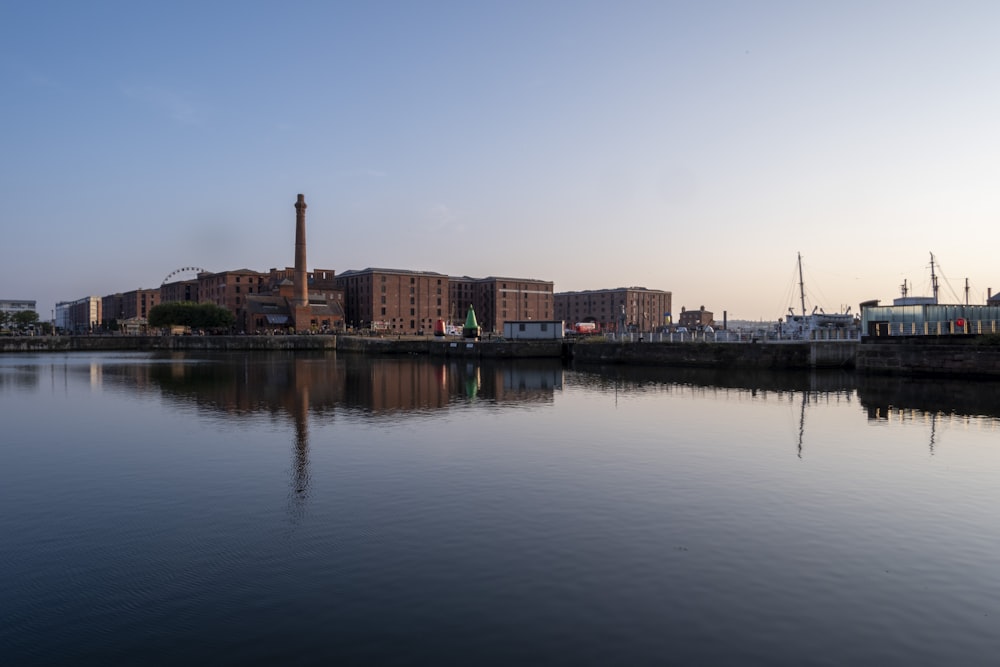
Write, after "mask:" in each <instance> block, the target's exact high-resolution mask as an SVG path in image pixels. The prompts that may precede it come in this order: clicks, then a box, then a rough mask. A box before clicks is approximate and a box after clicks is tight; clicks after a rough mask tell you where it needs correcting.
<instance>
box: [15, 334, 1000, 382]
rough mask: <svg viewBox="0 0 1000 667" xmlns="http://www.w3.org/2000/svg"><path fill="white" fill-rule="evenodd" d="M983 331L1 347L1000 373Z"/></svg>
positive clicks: (100, 340)
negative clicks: (745, 338) (779, 337)
mask: <svg viewBox="0 0 1000 667" xmlns="http://www.w3.org/2000/svg"><path fill="white" fill-rule="evenodd" d="M989 342H992V340H990V339H986V338H983V337H976V336H967V337H956V336H949V337H933V336H931V337H928V336H921V337H919V338H904V337H892V338H878V337H876V338H864V339H862V340H861V341H854V340H850V341H843V340H841V341H780V342H774V341H749V342H739V343H731V342H727V343H715V342H710V341H696V342H691V341H687V342H673V341H665V342H664V341H648V340H647V341H640V340H631V341H629V340H621V341H614V342H607V341H594V340H582V341H576V340H544V341H524V340H521V341H510V340H496V339H493V340H472V339H459V338H446V339H441V338H436V337H433V336H394V337H388V336H387V337H374V336H345V335H290V336H245V335H240V336H22V337H5V338H2V339H0V353H25V352H28V353H46V352H102V351H135V352H143V351H150V352H155V351H162V352H186V351H212V352H239V351H255V352H261V351H264V352H266V351H275V352H277V351H303V352H341V353H347V354H365V355H419V356H429V357H440V358H465V359H530V358H560V359H565V360H571V361H573V362H574V363H578V364H601V365H616V364H621V365H638V366H665V367H670V366H673V367H681V368H713V369H773V370H811V369H824V368H841V369H850V370H856V371H859V372H862V373H870V374H888V375H923V376H958V377H979V378H1000V345H991V344H985V343H989Z"/></svg>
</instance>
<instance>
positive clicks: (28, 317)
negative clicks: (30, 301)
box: [13, 310, 38, 331]
mask: <svg viewBox="0 0 1000 667" xmlns="http://www.w3.org/2000/svg"><path fill="white" fill-rule="evenodd" d="M13 321H14V325H15V326H16V327H17V328H18V329H21V330H22V331H23V330H24V329H28V328H29V327H33V326H34V325H35V323H36V322H38V313H36V312H35V311H33V310H19V311H18V312H16V313H14V318H13Z"/></svg>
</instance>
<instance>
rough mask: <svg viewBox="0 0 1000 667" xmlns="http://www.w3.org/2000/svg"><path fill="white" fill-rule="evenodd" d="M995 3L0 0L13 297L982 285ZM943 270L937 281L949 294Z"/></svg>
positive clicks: (850, 297) (947, 296) (3, 188)
mask: <svg viewBox="0 0 1000 667" xmlns="http://www.w3.org/2000/svg"><path fill="white" fill-rule="evenodd" d="M998 34H1000V3H997V2H919V1H912V0H911V1H905V2H878V1H866V2H823V3H820V2H752V1H750V2H745V1H738V2H712V1H706V2H668V1H666V0H661V1H658V2H629V1H624V2H623V1H618V2H610V1H608V2H584V1H578V2H555V1H547V0H533V1H530V2H520V1H511V0H503V1H500V2H489V1H485V0H484V1H474V2H469V1H460V2H431V1H428V2H410V1H407V2H387V1H386V2H383V1H378V0H375V1H372V2H280V3H279V2H247V1H240V2H222V1H218V2H180V1H173V0H172V1H170V2H136V1H134V0H128V1H122V2H103V1H100V0H94V1H93V2H76V1H72V2H47V1H45V0H38V1H34V2H27V1H15V0H8V1H6V2H3V3H2V4H0V83H2V90H3V98H2V101H3V103H2V104H0V121H2V127H3V131H2V133H0V224H2V241H0V243H2V249H3V252H2V260H0V278H2V281H0V284H2V294H0V296H2V297H3V298H27V299H35V300H37V301H38V305H39V311H40V314H41V315H42V317H43V318H48V317H50V316H51V309H52V307H53V305H54V303H55V302H56V301H58V300H72V299H77V298H80V297H83V296H88V295H98V296H103V295H106V294H110V293H114V292H119V291H126V290H130V289H135V288H138V287H157V286H158V285H159V284H160V282H161V281H162V280H163V278H164V277H165V276H166V275H167V274H169V273H170V272H171V271H173V270H174V269H177V268H179V267H183V266H200V267H204V268H206V269H209V270H212V271H222V270H227V269H239V268H250V269H255V270H262V271H266V270H267V269H269V268H271V267H282V266H289V265H291V264H292V263H293V261H294V251H293V241H294V215H295V212H294V209H293V204H294V202H295V196H296V194H298V193H300V192H301V193H304V194H305V195H306V201H307V202H308V204H309V211H308V237H309V265H310V268H327V269H334V270H336V271H338V272H340V271H344V270H347V269H361V268H365V267H367V266H380V267H392V268H405V269H416V270H429V271H439V272H442V273H448V274H457V275H472V276H478V277H482V276H487V275H504V276H520V277H531V278H539V279H545V280H552V281H553V282H554V283H555V288H556V290H557V291H567V290H582V289H600V288H608V287H618V286H626V285H641V286H645V287H649V288H655V289H664V290H670V291H672V292H673V295H674V309H675V310H677V311H679V310H680V307H681V306H686V307H688V308H697V307H698V306H700V305H705V306H706V307H707V308H708V309H709V310H713V311H715V313H716V315H717V317H719V316H721V313H722V311H724V310H725V311H728V314H729V317H730V318H746V319H757V318H766V319H774V318H777V317H779V316H781V315H782V314H783V313H784V312H785V310H786V308H787V307H788V306H790V305H795V306H796V307H797V305H798V297H797V292H795V291H794V290H795V289H797V287H795V288H793V286H794V283H796V282H797V276H796V274H795V257H796V253H797V252H801V253H802V255H803V258H804V265H805V274H806V275H805V277H806V289H807V296H808V302H809V304H810V305H819V306H821V307H823V308H825V309H826V310H827V311H835V310H838V309H839V308H840V307H842V306H845V305H851V306H852V307H853V309H854V311H855V312H856V311H857V304H858V303H859V302H860V301H863V300H867V299H873V298H877V299H882V300H883V302H886V301H888V300H891V299H892V298H894V297H896V296H898V292H899V290H898V286H899V285H900V284H901V283H902V282H903V280H904V279H905V280H908V282H909V283H910V284H911V286H912V290H913V291H912V292H911V293H912V294H927V293H929V280H930V276H929V270H928V263H929V253H930V252H934V253H935V255H936V257H937V259H938V261H939V262H940V264H941V267H942V269H943V272H944V278H945V279H946V281H947V282H943V283H942V289H943V292H942V299H944V300H949V301H955V300H959V299H963V300H964V293H963V286H964V281H965V279H966V278H968V279H969V282H970V285H971V288H972V289H971V294H970V298H971V300H972V301H973V302H974V303H975V302H980V303H981V302H982V301H983V300H984V299H985V295H986V290H987V288H989V287H992V288H993V289H994V291H1000V267H998V266H997V262H996V260H995V256H996V250H995V249H996V247H997V245H998V241H1000V232H998V226H997V219H998V214H1000V145H998V144H1000V85H998V82H1000V39H998V38H997V35H998ZM948 285H950V286H951V288H953V290H954V292H955V294H954V295H952V294H951V292H950V290H949V289H948Z"/></svg>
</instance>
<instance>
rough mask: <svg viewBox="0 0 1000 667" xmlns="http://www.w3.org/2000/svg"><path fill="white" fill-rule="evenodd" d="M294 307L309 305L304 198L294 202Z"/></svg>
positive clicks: (301, 197) (300, 196)
mask: <svg viewBox="0 0 1000 667" xmlns="http://www.w3.org/2000/svg"><path fill="white" fill-rule="evenodd" d="M295 305H296V306H307V305H309V285H308V279H307V278H306V196H305V195H299V199H298V201H296V202H295Z"/></svg>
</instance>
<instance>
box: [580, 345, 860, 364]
mask: <svg viewBox="0 0 1000 667" xmlns="http://www.w3.org/2000/svg"><path fill="white" fill-rule="evenodd" d="M857 346H858V344H857V343H853V342H795V343H780V344H776V343H578V344H576V345H575V346H574V347H573V352H572V357H573V360H574V361H575V362H577V363H585V364H586V363H593V364H635V365H655V366H676V367H683V368H754V369H764V368H769V369H775V370H781V369H810V368H853V367H854V356H855V351H856V350H857Z"/></svg>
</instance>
